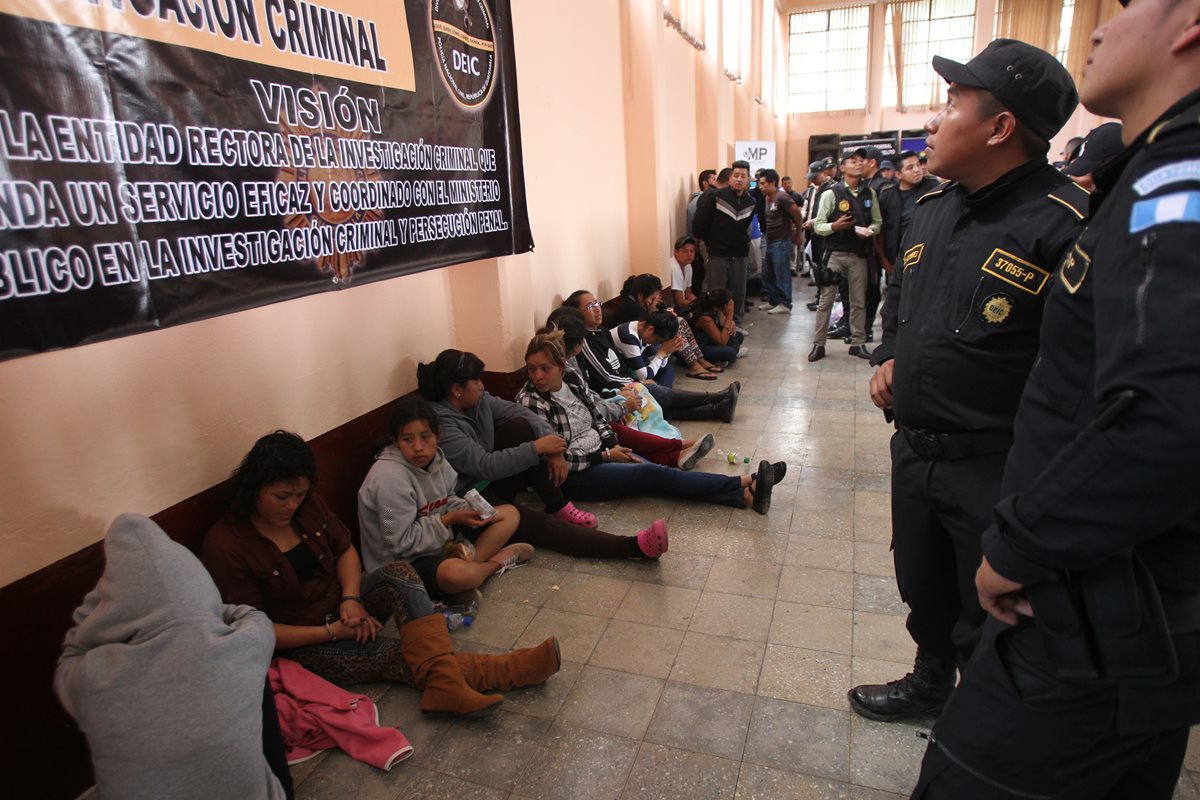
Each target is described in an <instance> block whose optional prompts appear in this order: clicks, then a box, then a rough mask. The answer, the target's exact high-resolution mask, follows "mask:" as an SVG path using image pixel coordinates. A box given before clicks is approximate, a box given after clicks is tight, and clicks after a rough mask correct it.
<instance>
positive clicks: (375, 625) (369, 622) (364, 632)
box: [329, 617, 383, 644]
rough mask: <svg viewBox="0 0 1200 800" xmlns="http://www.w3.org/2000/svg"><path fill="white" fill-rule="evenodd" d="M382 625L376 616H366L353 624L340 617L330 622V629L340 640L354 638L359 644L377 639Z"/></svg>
mask: <svg viewBox="0 0 1200 800" xmlns="http://www.w3.org/2000/svg"><path fill="white" fill-rule="evenodd" d="M382 627H383V625H381V624H380V623H379V621H378V620H376V619H375V618H374V617H366V618H365V619H362V620H358V621H356V622H354V623H352V624H347V623H345V622H342V621H341V620H340V619H338V620H334V621H333V622H331V623H329V630H331V631H333V635H334V636H336V637H337V638H338V639H339V640H341V639H353V640H354V641H356V642H358V643H359V644H366V643H367V642H373V641H375V637H376V635H378V633H379V630H380V628H382Z"/></svg>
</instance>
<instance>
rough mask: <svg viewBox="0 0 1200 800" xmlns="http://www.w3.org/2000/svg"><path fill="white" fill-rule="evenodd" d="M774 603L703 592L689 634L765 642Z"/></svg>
mask: <svg viewBox="0 0 1200 800" xmlns="http://www.w3.org/2000/svg"><path fill="white" fill-rule="evenodd" d="M773 607H774V601H772V600H769V599H766V598H762V597H742V596H741V595H735V594H724V593H722V592H707V591H706V592H703V593H702V594H701V595H700V601H699V602H698V603H697V604H696V612H695V614H693V616H692V621H691V624H690V625H689V630H693V631H696V632H698V633H708V634H712V635H714V636H732V637H733V638H735V639H750V640H753V641H756V642H764V641H766V639H767V632H768V631H769V630H770V628H771V612H772V608H773Z"/></svg>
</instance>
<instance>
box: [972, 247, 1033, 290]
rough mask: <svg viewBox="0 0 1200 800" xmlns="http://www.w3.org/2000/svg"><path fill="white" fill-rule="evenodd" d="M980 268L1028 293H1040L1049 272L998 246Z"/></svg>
mask: <svg viewBox="0 0 1200 800" xmlns="http://www.w3.org/2000/svg"><path fill="white" fill-rule="evenodd" d="M981 269H982V270H983V271H984V272H986V273H988V274H989V275H994V276H996V277H997V278H999V279H1000V280H1002V281H1004V282H1005V283H1009V284H1012V285H1013V286H1015V287H1017V288H1018V289H1020V290H1022V291H1025V292H1029V293H1030V294H1041V293H1042V290H1043V289H1045V288H1046V282H1047V281H1049V279H1050V273H1049V272H1047V271H1046V270H1044V269H1042V268H1041V267H1039V266H1037V265H1035V264H1030V263H1029V262H1028V261H1026V260H1024V259H1023V258H1019V257H1017V256H1014V255H1013V254H1012V253H1009V252H1007V251H1005V250H1001V249H1000V248H999V247H997V248H996V249H995V250H993V251H992V254H991V255H990V256H988V257H987V261H984V262H983V267H981Z"/></svg>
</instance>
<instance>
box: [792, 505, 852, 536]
mask: <svg viewBox="0 0 1200 800" xmlns="http://www.w3.org/2000/svg"><path fill="white" fill-rule="evenodd" d="M791 532H792V533H794V534H798V535H800V536H814V537H817V538H819V539H843V540H845V539H853V538H854V509H853V508H851V507H850V506H849V505H846V506H843V507H841V508H797V509H796V510H795V511H793V512H792V528H791Z"/></svg>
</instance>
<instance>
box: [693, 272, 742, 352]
mask: <svg viewBox="0 0 1200 800" xmlns="http://www.w3.org/2000/svg"><path fill="white" fill-rule="evenodd" d="M733 303H734V300H733V293H732V292H730V291H729V290H728V289H723V288H717V289H710V290H709V291H707V292H705V293H704V297H703V298H701V303H700V305H699V306H697V308H696V314H695V316H693V317H692V328H693V330H695V331H696V338H697V341H698V342H699V343H700V349H701V350H703V351H704V354H705V355H706V356H708V357H709V358H711V359H713V360H715V361H725V362H727V363H730V364H732V363H733V362H734V361H736V360H737V359H738V357H739V356H745V355H747V352H746V348H744V347H742V334H741V333H739V332H738V329H737V323H736V322H735V321H734V316H733V311H734V308H733Z"/></svg>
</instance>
